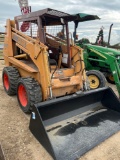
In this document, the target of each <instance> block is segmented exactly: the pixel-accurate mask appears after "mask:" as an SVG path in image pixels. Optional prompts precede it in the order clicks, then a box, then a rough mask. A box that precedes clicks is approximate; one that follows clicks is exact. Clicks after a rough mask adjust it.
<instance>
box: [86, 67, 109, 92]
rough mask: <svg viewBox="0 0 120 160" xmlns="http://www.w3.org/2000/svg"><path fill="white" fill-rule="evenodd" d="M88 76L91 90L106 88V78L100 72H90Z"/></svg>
mask: <svg viewBox="0 0 120 160" xmlns="http://www.w3.org/2000/svg"><path fill="white" fill-rule="evenodd" d="M86 75H87V76H88V79H89V82H90V89H97V88H102V87H105V86H106V78H105V76H104V75H103V74H102V73H101V72H100V71H96V70H90V71H88V72H87V73H86Z"/></svg>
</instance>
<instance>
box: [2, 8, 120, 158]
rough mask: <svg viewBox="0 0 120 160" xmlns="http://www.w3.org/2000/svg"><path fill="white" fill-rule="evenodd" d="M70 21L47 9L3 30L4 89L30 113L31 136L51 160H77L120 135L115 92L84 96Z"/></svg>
mask: <svg viewBox="0 0 120 160" xmlns="http://www.w3.org/2000/svg"><path fill="white" fill-rule="evenodd" d="M71 16H72V15H69V14H67V13H64V12H60V11H57V10H54V9H49V8H47V9H44V10H40V11H36V12H31V13H29V14H27V15H22V16H17V17H15V19H14V20H9V19H8V20H7V24H6V35H5V44H4V59H5V64H6V67H5V68H4V69H3V76H2V78H3V86H4V89H5V91H6V92H7V94H8V95H13V94H17V98H18V102H19V105H20V107H21V109H22V110H23V111H24V112H25V113H28V112H31V119H30V125H29V128H30V130H31V132H32V133H33V135H34V136H35V137H36V138H37V139H38V141H39V142H40V143H41V144H42V145H43V146H44V147H45V149H46V150H47V151H48V152H49V153H50V155H51V156H52V157H53V159H56V160H73V159H77V158H79V157H80V156H81V155H82V154H84V153H85V152H87V151H88V150H90V149H91V148H93V147H94V146H96V145H97V144H99V143H100V142H102V141H104V140H105V139H106V138H108V137H109V136H111V135H112V134H114V133H115V132H117V131H119V130H120V113H119V112H120V101H119V99H118V98H117V96H116V95H115V94H114V92H113V91H112V90H111V89H110V88H109V87H104V88H100V89H96V90H89V85H88V83H87V80H86V73H85V69H84V61H83V53H82V49H81V48H80V47H77V46H74V45H73V44H72V43H70V39H69V35H70V33H69V28H68V22H69V21H71V19H72V18H71ZM74 18H76V17H74Z"/></svg>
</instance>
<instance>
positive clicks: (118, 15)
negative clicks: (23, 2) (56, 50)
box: [0, 0, 120, 44]
mask: <svg viewBox="0 0 120 160" xmlns="http://www.w3.org/2000/svg"><path fill="white" fill-rule="evenodd" d="M29 5H31V7H32V11H37V10H40V9H44V8H52V9H57V10H60V11H63V12H66V13H69V14H74V13H88V14H94V15H98V16H99V17H100V18H101V19H100V20H95V21H89V22H82V23H79V27H78V35H79V38H80V39H81V38H89V40H90V41H91V42H95V40H96V37H97V35H98V32H99V29H100V28H101V26H103V27H104V39H105V40H106V41H107V39H108V33H109V26H110V25H111V23H113V28H112V34H111V42H110V43H111V44H115V43H119V42H120V0H84V1H82V0H59V1H58V0H29ZM20 14H21V13H20V9H19V5H18V0H0V31H4V25H5V22H6V19H8V18H10V19H13V18H14V16H16V15H20ZM70 31H71V32H73V25H72V24H71V25H70Z"/></svg>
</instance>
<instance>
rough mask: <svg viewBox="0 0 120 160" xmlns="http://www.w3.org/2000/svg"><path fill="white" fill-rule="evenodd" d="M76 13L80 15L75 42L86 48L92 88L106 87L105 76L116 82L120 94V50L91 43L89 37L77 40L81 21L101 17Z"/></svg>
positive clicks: (77, 21)
mask: <svg viewBox="0 0 120 160" xmlns="http://www.w3.org/2000/svg"><path fill="white" fill-rule="evenodd" d="M76 15H78V19H76V21H74V23H75V30H74V34H73V36H74V42H75V43H76V45H78V46H80V47H82V48H83V49H84V61H85V67H86V70H87V71H88V72H87V76H88V78H89V81H90V88H91V89H96V88H99V87H104V85H105V80H104V76H105V77H106V79H107V81H108V82H110V83H112V84H116V87H117V90H118V93H119V95H120V51H118V50H115V49H112V48H107V47H102V46H98V45H91V44H90V43H89V41H88V40H87V39H82V41H76V30H77V27H78V23H79V22H83V21H88V20H95V19H99V17H98V16H96V15H88V14H84V15H83V14H81V13H79V14H76ZM111 27H112V25H111V26H110V31H109V40H108V44H109V41H110V33H111ZM101 72H102V73H101ZM103 74H104V76H103Z"/></svg>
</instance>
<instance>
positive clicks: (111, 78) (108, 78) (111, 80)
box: [106, 74, 115, 84]
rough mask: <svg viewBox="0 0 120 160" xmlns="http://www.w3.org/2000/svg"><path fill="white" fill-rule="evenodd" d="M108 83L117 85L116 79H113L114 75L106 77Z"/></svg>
mask: <svg viewBox="0 0 120 160" xmlns="http://www.w3.org/2000/svg"><path fill="white" fill-rule="evenodd" d="M106 79H107V81H108V82H109V83H111V84H115V81H114V78H113V75H112V74H110V75H109V76H107V77H106Z"/></svg>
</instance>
